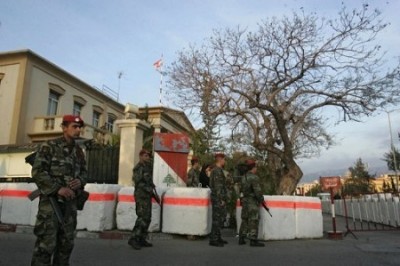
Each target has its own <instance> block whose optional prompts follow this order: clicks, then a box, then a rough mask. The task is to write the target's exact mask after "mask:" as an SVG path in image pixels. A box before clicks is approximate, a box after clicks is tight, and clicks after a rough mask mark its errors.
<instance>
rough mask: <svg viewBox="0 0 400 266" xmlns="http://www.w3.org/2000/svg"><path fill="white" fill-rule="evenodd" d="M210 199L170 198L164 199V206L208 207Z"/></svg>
mask: <svg viewBox="0 0 400 266" xmlns="http://www.w3.org/2000/svg"><path fill="white" fill-rule="evenodd" d="M210 203H211V201H210V199H201V198H172V197H165V198H164V204H167V205H190V206H208V205H210Z"/></svg>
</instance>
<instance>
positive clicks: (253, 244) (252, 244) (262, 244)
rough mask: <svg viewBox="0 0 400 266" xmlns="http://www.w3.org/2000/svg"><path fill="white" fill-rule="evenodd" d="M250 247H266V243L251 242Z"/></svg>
mask: <svg viewBox="0 0 400 266" xmlns="http://www.w3.org/2000/svg"><path fill="white" fill-rule="evenodd" d="M250 247H265V245H264V243H261V242H259V241H258V240H251V241H250Z"/></svg>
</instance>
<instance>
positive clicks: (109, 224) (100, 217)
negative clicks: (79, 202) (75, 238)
mask: <svg viewBox="0 0 400 266" xmlns="http://www.w3.org/2000/svg"><path fill="white" fill-rule="evenodd" d="M120 188H121V186H119V185H106V184H87V185H86V187H85V190H86V191H88V192H89V193H90V195H89V199H88V201H87V202H86V204H85V207H84V209H83V210H82V211H78V224H77V229H78V230H82V229H87V230H88V231H104V230H110V229H113V228H114V227H115V207H116V205H117V193H118V191H119V190H120Z"/></svg>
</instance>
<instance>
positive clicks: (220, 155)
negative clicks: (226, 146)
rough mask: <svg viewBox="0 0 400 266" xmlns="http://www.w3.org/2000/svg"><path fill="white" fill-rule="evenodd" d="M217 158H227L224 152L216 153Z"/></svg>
mask: <svg viewBox="0 0 400 266" xmlns="http://www.w3.org/2000/svg"><path fill="white" fill-rule="evenodd" d="M214 156H215V159H217V158H222V159H223V158H225V154H223V153H222V152H217V153H216V154H215V155H214Z"/></svg>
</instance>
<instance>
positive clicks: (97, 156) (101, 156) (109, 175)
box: [86, 146, 119, 184]
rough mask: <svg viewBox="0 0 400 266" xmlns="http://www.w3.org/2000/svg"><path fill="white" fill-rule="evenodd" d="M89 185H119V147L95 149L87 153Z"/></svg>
mask: <svg viewBox="0 0 400 266" xmlns="http://www.w3.org/2000/svg"><path fill="white" fill-rule="evenodd" d="M86 160H87V168H88V180H87V181H88V183H104V184H117V183H118V163H119V146H118V147H116V146H113V147H93V148H91V149H89V150H87V151H86Z"/></svg>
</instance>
